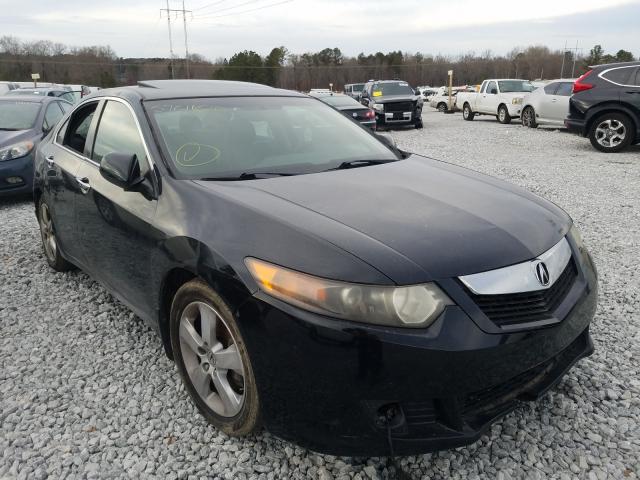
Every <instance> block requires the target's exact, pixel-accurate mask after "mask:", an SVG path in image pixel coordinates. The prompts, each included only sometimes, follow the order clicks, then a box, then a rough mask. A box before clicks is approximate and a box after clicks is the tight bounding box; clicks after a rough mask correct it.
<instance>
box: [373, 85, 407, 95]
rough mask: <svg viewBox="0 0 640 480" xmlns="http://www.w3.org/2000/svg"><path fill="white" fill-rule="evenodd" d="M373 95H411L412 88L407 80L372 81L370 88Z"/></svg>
mask: <svg viewBox="0 0 640 480" xmlns="http://www.w3.org/2000/svg"><path fill="white" fill-rule="evenodd" d="M371 91H372V92H373V94H372V95H373V96H374V97H386V96H388V95H413V89H412V88H411V87H410V86H409V84H408V83H407V82H396V83H392V82H389V83H374V84H373V87H372V89H371Z"/></svg>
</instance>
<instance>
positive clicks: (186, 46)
mask: <svg viewBox="0 0 640 480" xmlns="http://www.w3.org/2000/svg"><path fill="white" fill-rule="evenodd" d="M162 12H166V13H167V23H168V25H169V52H170V53H171V58H170V65H171V78H175V76H174V72H173V41H172V38H171V14H172V13H175V14H176V15H177V14H178V13H182V22H183V25H184V51H185V57H184V59H185V67H186V73H187V78H189V44H188V42H187V13H193V12H192V11H191V10H186V9H185V8H184V0H182V8H180V9H177V8H169V0H167V8H161V9H160V15H162Z"/></svg>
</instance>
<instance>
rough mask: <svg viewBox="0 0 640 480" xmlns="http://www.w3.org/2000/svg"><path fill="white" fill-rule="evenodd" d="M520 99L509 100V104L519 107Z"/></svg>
mask: <svg viewBox="0 0 640 480" xmlns="http://www.w3.org/2000/svg"><path fill="white" fill-rule="evenodd" d="M522 98H523V97H517V98H513V99H511V104H512V105H521V104H522Z"/></svg>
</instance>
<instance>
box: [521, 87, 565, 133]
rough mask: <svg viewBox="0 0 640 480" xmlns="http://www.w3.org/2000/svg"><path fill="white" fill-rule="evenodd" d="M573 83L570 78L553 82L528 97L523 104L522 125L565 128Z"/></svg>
mask: <svg viewBox="0 0 640 480" xmlns="http://www.w3.org/2000/svg"><path fill="white" fill-rule="evenodd" d="M573 82H574V80H573V79H569V78H565V79H562V80H553V81H552V82H550V83H548V84H547V85H545V86H544V87H540V88H537V89H536V90H534V91H533V92H531V93H530V94H529V95H527V96H526V97H525V98H524V100H523V102H522V114H521V115H520V120H521V122H522V125H523V126H525V127H530V128H537V126H538V125H554V126H558V127H562V126H564V119H565V118H566V116H567V114H568V113H569V98H570V97H571V93H572V89H573Z"/></svg>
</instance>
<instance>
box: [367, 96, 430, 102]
mask: <svg viewBox="0 0 640 480" xmlns="http://www.w3.org/2000/svg"><path fill="white" fill-rule="evenodd" d="M418 98H420V97H418V96H417V95H388V96H386V97H373V98H372V100H373V101H374V102H375V103H390V102H413V101H415V100H418Z"/></svg>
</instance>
